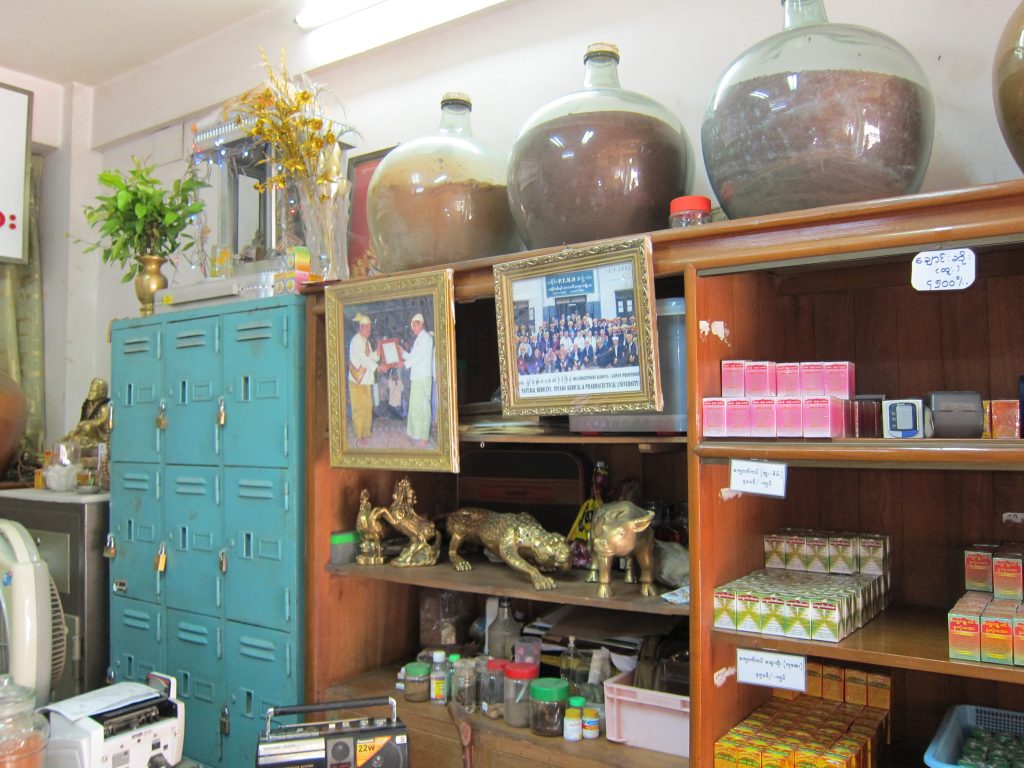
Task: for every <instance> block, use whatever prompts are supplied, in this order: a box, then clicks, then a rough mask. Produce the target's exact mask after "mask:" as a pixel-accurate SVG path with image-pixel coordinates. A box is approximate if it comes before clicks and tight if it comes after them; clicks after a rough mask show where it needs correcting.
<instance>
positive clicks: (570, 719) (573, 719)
mask: <svg viewBox="0 0 1024 768" xmlns="http://www.w3.org/2000/svg"><path fill="white" fill-rule="evenodd" d="M562 738H563V739H565V740H566V741H579V740H580V739H582V738H583V716H582V714H581V713H580V710H579V709H577V708H576V707H569V708H568V709H566V710H565V719H564V720H563V721H562Z"/></svg>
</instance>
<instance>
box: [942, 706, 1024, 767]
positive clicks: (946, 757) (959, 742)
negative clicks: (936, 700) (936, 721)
mask: <svg viewBox="0 0 1024 768" xmlns="http://www.w3.org/2000/svg"><path fill="white" fill-rule="evenodd" d="M972 728H984V729H985V730H986V731H992V732H993V733H1012V734H1014V735H1015V736H1020V737H1024V712H1011V711H1010V710H1008V709H992V708H991V707H975V706H971V705H969V704H960V705H958V706H955V707H950V708H949V710H948V711H947V712H946V716H945V717H944V718H942V725H940V726H939V730H938V731H937V732H936V733H935V738H933V739H932V743H931V744H929V745H928V751H927V752H925V753H924V762H925V764H926V765H928V766H930V768H956V763H957V761H958V760H959V759H960V751H961V749H962V748H963V745H964V741H965V740H966V738H967V735H968V734H969V733H970V732H971V729H972Z"/></svg>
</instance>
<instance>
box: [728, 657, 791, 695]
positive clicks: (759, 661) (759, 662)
mask: <svg viewBox="0 0 1024 768" xmlns="http://www.w3.org/2000/svg"><path fill="white" fill-rule="evenodd" d="M736 680H738V681H739V682H741V683H748V684H749V685H763V686H766V687H768V688H785V689H787V690H790V691H801V692H803V691H806V690H807V657H806V656H793V655H791V654H788V653H771V652H770V651H751V650H748V649H746V648H737V649H736Z"/></svg>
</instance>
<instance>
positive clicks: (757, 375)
mask: <svg viewBox="0 0 1024 768" xmlns="http://www.w3.org/2000/svg"><path fill="white" fill-rule="evenodd" d="M743 389H744V392H743V396H744V397H774V396H775V363H773V362H771V361H770V360H748V361H747V362H745V363H744V364H743Z"/></svg>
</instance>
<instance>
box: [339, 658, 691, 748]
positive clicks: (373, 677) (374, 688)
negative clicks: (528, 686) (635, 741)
mask: <svg viewBox="0 0 1024 768" xmlns="http://www.w3.org/2000/svg"><path fill="white" fill-rule="evenodd" d="M397 671H398V669H397V667H385V668H382V669H377V670H374V671H372V672H368V673H366V674H363V675H359V676H358V677H356V678H353V679H351V680H348V681H345V682H343V683H338V684H335V685H333V686H331V688H330V689H329V695H330V698H331V699H332V700H346V699H356V698H368V697H375V696H382V695H387V696H394V697H395V699H396V700H397V702H398V716H399V718H401V720H402V721H403V722H404V723H405V724H406V725H407V726H408V727H409V729H410V731H411V733H410V740H411V739H415V738H416V734H417V732H429V733H434V734H438V735H447V736H449V737H450V738H451V739H453V740H457V739H458V736H457V735H456V731H455V726H454V725H453V723H452V720H451V716H450V715H449V714H448V708H447V707H440V706H437V705H436V704H431V703H429V702H422V703H411V702H407V701H405V699H404V698H403V697H402V694H401V693H400V692H396V691H395V690H394V685H395V676H396V673H397ZM374 711H376V710H374ZM344 716H345V717H352V715H351V714H349V713H346V714H345V715H344ZM470 720H471V722H472V727H473V743H474V744H475V745H476V746H477V748H480V747H482V746H483V747H487V748H488V749H489V751H501V752H504V753H505V754H510V755H517V756H519V757H521V758H526V764H528V765H531V766H533V765H539V764H540V763H537V762H535V761H537V760H544V764H545V765H548V764H551V765H556V764H557V765H559V766H563V767H564V768H583V767H584V766H586V767H587V768H591V767H592V766H594V765H598V764H603V765H608V766H621V767H622V768H633V767H634V766H635V768H640V767H641V766H643V768H669V767H670V766H671V767H672V768H685V767H686V766H687V765H689V760H687V759H686V758H683V757H674V756H672V755H666V754H663V753H661V752H653V751H651V750H649V749H640V748H638V747H630V746H626V745H625V744H616V743H615V742H611V741H608V739H606V738H604V737H603V736H602V737H601V738H600V739H598V740H596V741H586V742H568V741H565V740H564V739H560V738H559V739H554V738H548V737H544V736H537V735H536V734H534V733H533V732H532V731H531V730H530V729H529V728H512V727H511V726H508V725H505V722H504V721H503V720H491V719H489V718H488V717H486V716H485V715H483V714H481V713H479V712H476V713H474V714H472V715H470Z"/></svg>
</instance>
